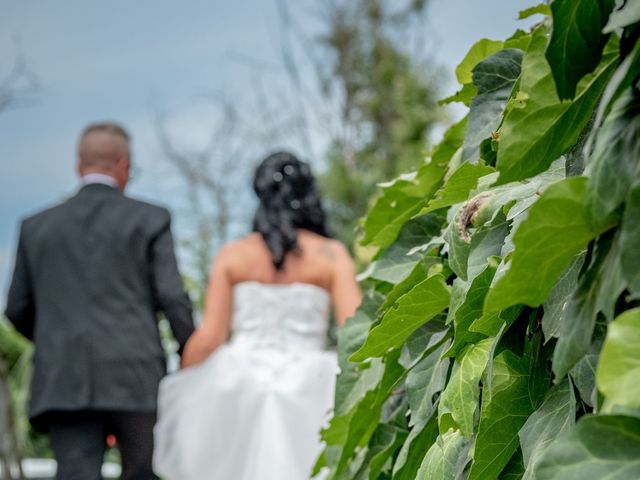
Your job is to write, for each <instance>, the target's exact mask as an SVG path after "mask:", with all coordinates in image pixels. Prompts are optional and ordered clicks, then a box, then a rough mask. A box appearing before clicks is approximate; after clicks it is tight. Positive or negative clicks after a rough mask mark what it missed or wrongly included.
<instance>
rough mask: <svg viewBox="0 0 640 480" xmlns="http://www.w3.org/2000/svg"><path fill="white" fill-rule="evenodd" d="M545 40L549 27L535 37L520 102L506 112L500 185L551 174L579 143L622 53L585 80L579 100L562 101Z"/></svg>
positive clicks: (612, 52) (607, 57)
mask: <svg viewBox="0 0 640 480" xmlns="http://www.w3.org/2000/svg"><path fill="white" fill-rule="evenodd" d="M546 35H547V29H546V28H545V27H538V29H537V30H536V31H535V32H534V34H533V38H532V39H531V44H530V45H529V49H528V51H527V52H526V54H525V56H524V59H523V62H522V74H521V76H520V81H519V87H520V90H519V93H518V95H517V96H516V99H519V102H518V103H514V104H510V105H509V106H508V107H507V112H506V114H505V118H504V121H503V124H502V126H501V128H500V131H499V134H500V141H499V147H498V157H497V161H496V168H497V169H498V170H499V171H500V178H499V182H500V183H507V182H511V181H514V180H521V179H524V178H528V177H531V176H533V175H535V174H537V173H540V172H542V171H544V170H546V169H547V168H548V167H549V165H550V164H551V162H553V161H554V160H556V159H557V158H559V157H560V156H561V155H562V154H563V153H565V152H567V151H568V150H569V149H571V148H572V147H573V146H574V145H575V144H576V142H577V140H578V138H579V137H580V134H581V133H582V131H583V130H584V128H585V126H586V125H587V123H588V122H589V119H590V118H591V115H592V113H593V109H594V108H595V106H596V104H597V102H598V100H599V98H600V95H601V94H602V91H603V90H604V88H605V86H606V83H607V81H608V80H609V78H610V76H611V74H612V73H613V71H614V70H615V67H616V65H617V61H618V54H617V50H616V48H615V45H611V47H607V49H605V52H604V54H603V57H602V61H601V62H600V65H598V67H597V68H596V70H595V71H594V72H593V73H592V74H589V75H587V76H585V77H584V78H583V79H582V80H581V81H580V83H579V84H578V89H577V92H576V96H575V99H574V100H573V101H570V102H561V101H560V100H559V98H558V94H557V93H556V90H555V83H554V80H553V77H552V75H551V70H550V68H549V64H548V63H547V60H546V58H545V56H544V52H545V48H546V44H547V36H546Z"/></svg>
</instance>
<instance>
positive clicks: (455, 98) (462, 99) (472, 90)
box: [438, 83, 478, 107]
mask: <svg viewBox="0 0 640 480" xmlns="http://www.w3.org/2000/svg"><path fill="white" fill-rule="evenodd" d="M476 93H478V89H477V88H476V86H475V85H474V84H473V83H465V84H464V85H463V86H462V88H461V89H460V90H458V91H457V92H456V93H454V94H453V95H449V96H448V97H446V98H443V99H442V100H440V101H439V102H438V104H439V105H448V104H450V103H464V104H465V105H466V106H467V107H468V106H469V105H471V100H473V97H475V96H476Z"/></svg>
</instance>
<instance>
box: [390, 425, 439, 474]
mask: <svg viewBox="0 0 640 480" xmlns="http://www.w3.org/2000/svg"><path fill="white" fill-rule="evenodd" d="M437 437H438V421H437V418H436V416H435V415H432V417H431V418H429V419H427V420H425V421H423V422H421V423H420V424H418V425H416V426H414V427H413V428H412V429H411V431H410V432H409V436H408V437H407V439H406V440H405V442H404V445H402V448H401V449H400V452H399V453H398V457H397V458H396V462H395V464H394V466H393V476H392V480H415V479H416V475H417V472H418V469H419V468H420V464H421V463H422V459H423V457H424V455H425V452H426V451H427V450H428V449H429V447H430V446H431V445H432V444H433V442H435V441H436V438H437Z"/></svg>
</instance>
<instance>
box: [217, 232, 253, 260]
mask: <svg viewBox="0 0 640 480" xmlns="http://www.w3.org/2000/svg"><path fill="white" fill-rule="evenodd" d="M262 250H264V246H263V242H262V237H261V236H260V234H258V233H250V234H248V235H245V236H244V237H242V238H238V239H237V240H233V241H231V242H229V243H227V244H225V245H223V246H222V248H220V250H219V251H218V261H229V260H234V259H238V260H246V259H247V257H248V256H249V257H251V256H255V255H259V254H261V253H262Z"/></svg>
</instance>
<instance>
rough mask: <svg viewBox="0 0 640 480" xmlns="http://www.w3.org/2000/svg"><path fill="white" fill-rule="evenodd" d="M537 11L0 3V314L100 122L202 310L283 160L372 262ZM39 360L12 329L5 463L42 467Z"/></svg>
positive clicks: (372, 1) (259, 2)
mask: <svg viewBox="0 0 640 480" xmlns="http://www.w3.org/2000/svg"><path fill="white" fill-rule="evenodd" d="M534 3H536V2H532V1H531V0H482V1H471V0H297V1H293V0H236V1H234V2H222V1H204V0H191V1H189V2H176V1H169V0H138V1H136V2H130V1H125V0H113V1H111V2H107V3H106V2H100V3H99V2H87V1H80V0H66V1H64V2H63V3H61V2H37V1H35V0H0V159H1V160H0V182H2V188H0V291H1V292H2V293H3V295H2V299H1V300H0V306H2V307H4V303H5V300H6V291H7V289H8V283H9V280H10V276H11V270H12V268H13V256H14V249H15V246H16V239H17V227H18V225H19V221H20V219H21V218H23V217H24V216H27V215H29V214H32V213H35V212H36V211H38V210H40V209H42V208H44V207H46V206H48V205H51V204H53V203H56V202H59V201H61V200H64V199H65V198H66V197H68V196H70V195H72V194H73V193H74V192H75V190H76V188H77V179H76V175H75V170H74V165H75V144H76V140H77V137H78V135H79V132H80V131H81V130H82V128H83V127H84V126H85V125H86V124H87V123H89V122H92V121H98V120H115V121H118V122H121V123H122V124H123V125H124V126H125V127H127V128H128V129H129V131H130V133H131V134H132V136H133V163H134V178H133V180H132V182H131V184H130V186H129V188H128V194H129V195H131V196H135V197H138V198H143V199H148V200H150V201H153V202H155V203H160V204H162V205H164V206H166V207H168V208H169V209H170V210H171V211H172V213H173V219H174V225H173V230H174V235H175V237H176V238H177V240H178V244H179V245H178V249H179V250H178V254H179V259H180V264H181V269H182V271H183V273H184V275H185V278H186V280H187V282H188V286H189V288H190V291H191V294H192V298H193V299H194V301H195V302H196V304H197V305H200V304H201V299H202V298H201V297H202V289H203V287H204V285H205V283H206V276H207V272H208V269H209V266H210V263H211V260H212V258H213V257H214V255H215V252H216V250H217V249H218V248H219V246H220V245H221V244H222V243H224V242H226V241H228V240H231V239H233V238H237V237H239V236H241V235H243V234H245V233H246V232H248V231H249V229H250V228H251V218H252V214H253V209H254V206H255V204H254V200H253V194H252V191H251V185H250V184H251V178H252V171H253V166H254V165H255V164H256V163H257V162H259V161H260V160H261V159H262V158H264V156H266V154H268V153H269V152H271V151H273V150H275V149H280V148H287V149H291V150H292V151H293V152H295V153H296V154H297V155H299V156H300V158H302V159H305V160H307V161H309V162H310V163H311V164H312V167H313V168H314V170H315V172H316V174H317V176H318V177H319V181H320V184H321V188H322V191H323V194H324V198H325V201H326V207H327V208H328V210H329V212H330V216H331V218H332V228H333V231H334V232H335V234H336V235H337V236H338V237H339V238H341V239H342V240H343V241H345V242H346V243H347V244H348V245H350V247H351V248H352V249H354V253H355V254H356V256H359V257H360V258H361V259H366V255H367V252H366V251H359V250H358V249H357V247H356V242H355V241H356V239H357V236H358V219H359V218H360V217H361V216H362V215H363V214H364V213H365V211H366V209H367V206H368V205H369V203H370V201H371V198H372V196H373V195H375V185H376V183H378V182H381V181H384V180H388V179H391V178H393V177H394V176H396V175H397V174H399V173H401V172H403V171H409V170H411V169H412V168H414V167H415V166H416V165H418V164H419V162H421V161H422V160H423V159H424V156H425V154H426V153H427V152H428V150H429V147H430V145H432V144H434V143H436V142H437V141H438V139H439V138H440V136H441V135H442V133H443V132H444V130H445V129H446V127H447V126H448V125H450V124H451V123H452V122H453V121H455V120H456V119H458V118H460V117H461V116H463V115H464V114H465V110H466V109H465V107H460V106H455V105H454V106H447V107H442V106H439V105H438V100H439V99H440V98H443V97H445V96H448V95H451V94H453V93H455V91H456V89H457V88H458V87H457V86H456V81H455V74H454V71H455V67H456V65H457V64H458V63H459V62H460V60H462V58H463V57H464V55H465V54H466V52H467V50H468V49H469V48H470V46H471V45H472V44H473V43H475V41H477V40H479V39H480V38H485V37H486V38H491V39H503V38H506V37H507V36H509V35H510V34H511V33H512V32H513V30H514V29H516V28H522V29H528V28H529V27H530V26H531V25H532V24H533V23H535V22H536V21H538V19H537V18H536V17H532V18H529V19H527V20H526V22H521V21H518V20H517V17H518V12H519V11H520V10H522V9H524V8H526V7H529V6H532V5H533V4H534ZM28 350H29V346H28V345H27V344H26V342H25V341H23V340H22V339H20V338H18V337H17V336H16V334H14V333H13V332H12V331H11V330H10V329H8V327H7V326H6V324H5V323H2V320H0V359H1V360H2V362H0V377H1V378H2V379H3V381H2V383H1V384H0V437H1V438H0V454H1V455H2V456H0V460H2V459H3V458H8V457H10V456H11V455H14V456H15V455H26V456H30V457H38V456H47V455H48V452H47V446H46V439H43V438H39V437H36V436H34V435H33V434H32V433H30V431H29V429H28V425H27V422H26V418H25V416H24V403H25V400H26V398H27V390H26V387H27V385H26V379H27V378H28V370H29V361H28V353H29V352H28ZM7 388H10V390H11V397H12V399H13V403H12V404H11V405H12V408H13V409H14V410H15V411H14V412H13V413H11V414H6V413H4V414H3V412H6V411H7V408H8V406H9V405H8V403H7V401H6V400H7V399H8V398H9V393H8V392H9V390H7ZM8 422H13V424H12V425H10V423H8ZM9 432H11V436H12V438H9V439H7V438H5V437H6V436H7V435H8V434H9ZM0 478H1V477H0Z"/></svg>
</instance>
